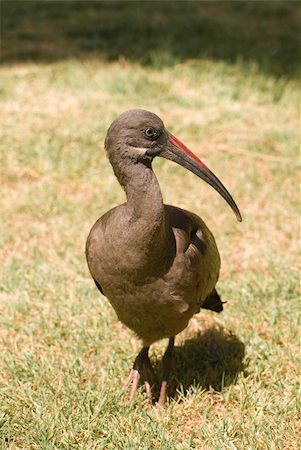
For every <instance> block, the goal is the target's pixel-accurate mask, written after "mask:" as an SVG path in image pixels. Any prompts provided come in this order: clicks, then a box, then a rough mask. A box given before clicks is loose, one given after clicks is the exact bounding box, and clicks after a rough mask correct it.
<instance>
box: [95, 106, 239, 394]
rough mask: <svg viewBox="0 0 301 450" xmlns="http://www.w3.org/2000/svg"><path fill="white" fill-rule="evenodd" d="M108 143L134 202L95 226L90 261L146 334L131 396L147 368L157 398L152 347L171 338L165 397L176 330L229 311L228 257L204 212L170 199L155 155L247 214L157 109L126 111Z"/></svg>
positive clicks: (121, 311)
mask: <svg viewBox="0 0 301 450" xmlns="http://www.w3.org/2000/svg"><path fill="white" fill-rule="evenodd" d="M105 148H106V151H107V154H108V157H109V160H110V162H111V164H112V166H113V169H114V173H115V175H116V177H117V179H118V181H119V183H120V184H121V186H122V187H123V188H124V189H125V191H126V195H127V201H126V203H124V204H122V205H120V206H118V207H116V208H113V209H111V210H110V211H108V212H107V213H106V214H104V215H103V216H102V217H101V218H100V219H98V221H97V222H96V223H95V225H94V226H93V228H92V229H91V231H90V234H89V237H88V239H87V245H86V256H87V262H88V266H89V269H90V272H91V275H92V277H93V279H94V281H95V283H96V285H97V287H98V289H99V290H100V291H101V292H102V293H103V294H104V295H105V296H106V297H107V298H108V299H109V301H110V303H111V305H112V306H113V308H114V309H115V311H116V314H117V316H118V318H119V319H120V320H121V322H122V323H124V324H125V325H126V326H127V327H129V328H130V329H131V330H133V331H134V332H135V333H136V335H137V336H138V337H139V338H140V339H141V340H142V344H143V349H142V351H141V352H140V353H139V355H138V356H137V358H136V360H135V363H134V367H133V370H132V371H131V374H130V376H129V379H128V380H127V382H128V383H132V388H131V394H130V400H132V398H133V396H134V394H135V391H136V389H137V385H138V380H139V376H140V373H141V371H143V374H144V378H145V386H146V391H147V394H148V397H149V399H150V401H151V399H152V394H151V389H150V375H151V365H150V361H149V359H148V349H149V346H150V345H151V344H152V343H154V342H155V341H157V340H159V339H162V338H169V339H170V341H169V346H168V348H167V351H166V353H165V355H164V358H163V382H162V385H161V392H160V399H159V401H160V403H164V402H165V398H166V387H167V381H168V376H169V372H170V367H171V356H172V350H173V345H174V336H175V335H177V334H178V333H180V332H181V331H182V330H184V329H185V328H186V326H187V324H188V322H189V320H190V318H191V317H192V315H193V314H195V313H197V312H199V310H200V308H202V307H203V308H207V309H212V310H214V311H217V312H220V311H221V310H222V302H221V300H220V298H219V296H218V294H217V292H216V290H215V285H216V282H217V279H218V275H219V269H220V257H219V253H218V250H217V247H216V243H215V240H214V237H213V235H212V233H211V232H210V230H209V229H208V228H207V226H206V225H205V223H204V222H203V220H202V219H201V218H200V217H198V216H197V215H195V214H193V213H191V212H188V211H185V210H183V209H180V208H176V207H174V206H169V205H164V204H163V199H162V195H161V191H160V187H159V183H158V181H157V178H156V176H155V174H154V172H153V170H152V165H151V163H152V160H153V158H154V157H155V156H162V157H165V158H167V159H171V160H173V161H175V162H177V163H178V164H181V165H183V166H184V167H186V168H187V169H188V170H190V171H192V172H194V173H195V174H196V175H198V176H199V177H201V178H203V179H204V180H205V181H207V182H208V183H209V184H211V185H212V186H213V187H214V188H215V189H216V190H218V192H220V193H221V195H222V196H223V197H224V198H225V200H226V201H227V202H228V203H229V204H230V206H231V207H232V209H233V210H234V212H235V214H236V216H237V218H238V219H239V220H241V217H240V213H239V211H238V208H237V206H236V204H235V203H234V201H233V199H232V197H231V196H230V194H229V193H228V192H227V190H226V189H225V188H224V186H223V185H222V184H221V183H220V181H219V180H218V179H217V178H216V177H215V176H214V175H213V174H212V172H210V170H209V169H208V168H207V167H206V166H205V165H204V164H203V163H202V162H201V161H200V160H199V159H198V158H197V157H196V156H195V155H193V154H192V153H191V152H190V151H189V150H188V149H187V148H186V147H185V146H184V144H182V143H181V142H180V141H179V140H178V139H177V138H175V137H174V136H173V135H171V134H170V133H169V132H168V131H167V130H166V129H165V127H164V125H163V122H162V121H161V119H160V118H159V117H157V116H156V115H155V114H153V113H151V112H148V111H144V110H140V109H137V110H130V111H127V112H125V113H123V114H121V116H119V117H118V118H117V119H116V120H115V121H114V122H113V123H112V125H111V126H110V128H109V130H108V133H107V137H106V142H105Z"/></svg>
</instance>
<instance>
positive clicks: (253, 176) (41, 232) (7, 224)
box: [0, 58, 300, 450]
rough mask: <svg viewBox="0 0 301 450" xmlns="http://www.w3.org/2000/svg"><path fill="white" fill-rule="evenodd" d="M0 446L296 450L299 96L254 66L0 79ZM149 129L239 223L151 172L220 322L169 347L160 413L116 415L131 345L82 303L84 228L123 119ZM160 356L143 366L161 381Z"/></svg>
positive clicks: (102, 307) (96, 300)
mask: <svg viewBox="0 0 301 450" xmlns="http://www.w3.org/2000/svg"><path fill="white" fill-rule="evenodd" d="M1 77H2V86H1V99H2V105H1V110H2V118H1V122H2V128H3V130H2V135H1V181H2V191H1V192H2V195H1V198H0V207H1V212H2V214H1V229H2V230H1V255H0V262H1V267H2V278H1V281H0V286H1V291H0V322H1V328H0V349H1V355H2V358H1V361H0V366H1V370H0V374H1V375H0V377H1V378H0V383H1V393H2V398H3V400H2V401H1V407H0V427H1V428H0V436H1V442H2V447H3V448H5V449H6V448H7V449H21V448H22V449H23V448H24V449H25V448H26V449H29V448H33V449H34V448H43V449H55V448H60V449H69V448H70V449H71V448H82V449H96V448H97V449H100V448H106V449H107V448H108V449H113V448H118V449H119V448H120V449H132V448H134V449H135V448H136V449H139V450H140V449H151V448H164V449H171V450H174V449H179V450H180V449H190V448H191V449H192V448H195V449H202V450H207V449H208V450H211V449H223V448H229V449H230V448H231V449H232V448H233V449H245V448H248V449H260V450H261V449H269V450H270V449H275V450H276V449H277V450H278V449H298V448H299V446H298V436H299V432H300V426H299V425H300V423H299V422H298V416H297V414H298V400H299V397H298V377H299V373H298V372H299V368H300V365H299V361H298V358H299V337H300V334H299V331H298V318H299V295H300V289H299V249H298V244H297V241H298V238H297V233H298V231H299V229H300V223H299V220H300V207H299V192H298V189H297V186H298V182H299V160H298V157H299V155H298V152H299V148H298V140H299V135H298V107H299V105H298V100H297V99H298V86H297V84H296V82H295V81H294V79H290V78H288V77H287V78H284V77H282V78H279V77H277V76H275V75H274V74H273V73H266V72H265V71H261V70H260V68H259V67H257V66H256V65H254V64H252V63H246V62H239V61H238V62H237V63H235V64H232V63H229V62H223V61H215V62H213V61H212V60H210V59H209V58H208V59H205V58H203V59H199V60H195V59H193V60H191V61H184V62H181V63H179V64H174V65H172V66H171V67H163V68H155V67H150V66H148V67H143V66H141V65H140V64H139V63H138V62H132V61H131V62H130V61H129V60H127V59H125V58H123V59H121V60H120V61H119V62H116V61H115V62H108V61H102V60H100V59H98V58H86V59H84V60H78V59H67V60H62V61H55V62H51V63H48V64H45V63H44V64H43V65H42V64H40V63H29V62H28V63H14V64H12V65H11V66H6V67H3V68H2V69H1ZM137 106H139V107H144V108H147V109H150V110H152V111H154V112H156V113H157V114H159V115H160V116H161V117H162V118H163V119H164V122H165V124H166V126H167V127H168V128H169V129H170V130H171V131H173V132H174V133H175V134H176V135H178V136H179V137H180V138H181V140H183V141H184V142H185V143H186V144H187V145H189V146H190V147H191V148H192V149H193V150H194V151H195V152H196V153H198V154H199V155H201V156H202V158H203V159H204V161H206V163H208V165H209V167H211V168H212V170H213V171H214V172H215V173H216V174H217V175H218V176H219V177H220V178H221V179H222V181H223V182H224V183H225V185H226V186H227V187H228V188H229V190H230V192H231V193H232V194H233V196H234V198H235V199H236V200H237V203H238V205H239V207H240V209H241V211H242V214H243V219H244V220H243V222H242V223H241V224H238V223H236V222H235V218H234V216H233V214H232V212H231V210H230V209H229V208H228V207H227V205H226V204H225V203H224V202H223V200H222V199H220V198H219V197H218V195H217V194H216V193H215V192H214V191H213V190H211V189H210V188H209V187H208V186H207V185H205V184H204V183H202V182H201V181H200V180H198V179H197V178H196V177H194V176H193V175H192V174H189V173H186V172H185V171H184V170H182V169H181V168H179V167H177V166H175V165H172V164H171V163H170V164H169V163H168V162H163V161H155V163H154V169H155V171H156V174H157V175H158V178H159V179H160V183H161V187H162V191H163V194H164V199H165V201H166V203H171V204H176V205H179V206H182V207H184V208H187V209H190V210H193V211H194V212H196V213H198V214H200V215H202V217H203V218H204V219H205V221H206V222H207V223H208V225H209V226H210V228H211V229H212V231H213V232H214V235H215V236H216V239H217V242H218V246H219V248H220V252H221V256H222V272H221V277H220V282H219V290H220V292H221V293H222V295H223V298H224V299H225V300H227V301H228V303H227V305H226V309H225V312H224V314H223V315H222V316H216V315H214V314H213V313H212V314H211V313H209V312H206V311H205V312H202V313H201V314H200V315H197V316H195V318H194V319H193V320H192V321H191V324H190V326H189V328H188V329H187V330H186V331H185V332H183V333H182V334H181V335H180V336H179V337H178V340H177V349H176V355H175V371H174V378H173V380H172V386H171V391H170V394H171V398H170V402H169V405H168V407H167V408H166V410H165V411H159V410H157V408H149V407H148V406H147V404H146V402H145V397H144V395H143V392H141V393H140V394H139V395H138V398H137V402H136V403H135V404H134V405H132V406H131V407H127V406H125V404H124V398H123V392H122V390H121V389H120V384H121V381H122V380H123V379H124V378H125V376H126V374H127V372H128V370H129V368H130V366H131V363H132V359H133V357H134V355H135V353H136V352H137V350H138V349H139V343H138V342H137V340H136V339H135V338H134V337H133V336H132V335H131V333H130V332H129V331H128V330H127V329H125V328H124V327H123V326H122V325H121V324H120V323H118V322H117V321H116V318H115V316H114V313H113V311H112V309H111V307H110V305H109V304H108V302H107V301H106V300H105V299H104V298H101V297H100V296H99V295H98V293H97V291H96V289H95V288H94V286H93V284H92V282H91V280H90V277H89V274H88V271H87V267H86V263H85V259H84V243H85V238H86V236H87V234H88V232H89V229H90V227H91V225H92V224H93V222H94V221H95V220H96V218H97V217H99V216H100V215H101V214H102V213H103V212H105V211H106V210H107V209H109V208H110V207H112V206H114V205H116V204H118V203H120V202H122V201H123V199H124V194H123V192H122V191H121V189H120V188H119V186H118V184H117V182H116V180H115V178H114V176H113V173H112V170H111V168H110V167H109V164H108V161H107V160H106V159H105V156H104V152H103V140H104V137H105V132H106V129H107V127H108V125H109V124H110V122H111V121H112V119H113V118H115V117H116V116H117V115H118V114H119V113H120V112H121V111H123V110H125V109H128V108H131V107H137ZM164 345H165V343H164V342H163V343H158V344H156V345H155V346H154V348H153V349H152V353H151V358H152V360H153V362H154V365H155V366H156V370H157V371H158V372H160V362H159V361H160V356H161V355H162V352H163V350H164Z"/></svg>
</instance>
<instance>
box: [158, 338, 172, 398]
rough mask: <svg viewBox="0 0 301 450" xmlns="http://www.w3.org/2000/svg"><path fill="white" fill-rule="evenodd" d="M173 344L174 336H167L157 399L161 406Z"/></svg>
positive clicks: (169, 368) (164, 396)
mask: <svg viewBox="0 0 301 450" xmlns="http://www.w3.org/2000/svg"><path fill="white" fill-rule="evenodd" d="M174 345H175V338H174V337H171V338H169V343H168V346H167V349H166V351H165V353H164V356H163V380H162V383H161V389H160V396H159V401H158V403H159V404H160V405H162V406H164V405H165V402H166V391H167V386H168V380H169V375H170V371H171V366H172V355H173V349H174Z"/></svg>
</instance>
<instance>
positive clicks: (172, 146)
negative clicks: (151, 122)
mask: <svg viewBox="0 0 301 450" xmlns="http://www.w3.org/2000/svg"><path fill="white" fill-rule="evenodd" d="M167 134H168V140H167V146H166V148H165V149H164V150H163V152H161V153H160V156H162V157H163V158H166V159H169V160H171V161H174V162H176V163H177V164H180V165H181V166H183V167H185V168H186V169H187V170H189V171H190V172H192V173H194V174H195V175H197V176H198V177H199V178H202V180H204V181H206V183H208V184H210V186H212V187H213V188H214V189H215V190H216V191H217V192H219V193H220V195H221V196H222V197H223V198H224V199H225V200H226V202H227V203H228V205H230V206H231V208H232V210H233V212H234V214H235V216H236V218H237V220H238V221H239V222H241V221H242V218H241V214H240V212H239V209H238V207H237V205H236V203H235V201H234V200H233V198H232V196H231V195H230V193H229V192H228V191H227V189H226V188H225V186H224V185H223V184H222V183H221V182H220V181H219V179H218V178H217V177H216V176H215V175H214V173H212V172H211V170H209V169H208V167H207V166H206V165H205V164H204V163H203V162H202V161H201V160H200V159H199V158H198V157H197V156H196V155H195V154H194V153H192V152H191V151H190V150H189V149H188V148H187V147H186V145H184V144H183V143H182V142H181V141H180V140H179V139H178V138H176V137H175V136H173V135H172V134H171V133H169V132H167Z"/></svg>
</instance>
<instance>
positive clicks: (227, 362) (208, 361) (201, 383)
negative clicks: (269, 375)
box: [154, 326, 245, 398]
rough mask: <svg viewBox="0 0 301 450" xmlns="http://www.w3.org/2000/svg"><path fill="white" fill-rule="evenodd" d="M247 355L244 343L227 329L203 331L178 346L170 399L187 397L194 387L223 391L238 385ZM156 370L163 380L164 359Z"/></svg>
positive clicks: (215, 328)
mask: <svg viewBox="0 0 301 450" xmlns="http://www.w3.org/2000/svg"><path fill="white" fill-rule="evenodd" d="M244 356H245V346H244V344H243V343H242V342H241V341H240V339H238V337H237V336H236V335H235V334H233V333H231V332H229V331H228V330H226V329H225V328H224V327H222V326H219V327H218V328H217V327H213V328H209V329H207V330H205V331H204V332H200V331H199V332H198V334H197V335H196V336H195V337H193V338H190V339H188V340H186V341H185V342H184V343H183V345H181V346H177V347H175V351H174V359H173V368H172V375H171V380H170V384H169V397H171V398H178V397H179V395H183V396H185V395H187V392H188V391H189V389H190V388H191V387H192V386H195V387H197V388H202V389H205V390H209V389H212V388H213V389H214V390H215V391H222V390H223V388H224V387H226V386H229V385H231V384H235V382H236V379H237V376H238V374H239V373H240V372H242V371H243V370H244V363H243V359H244ZM154 369H155V371H156V372H157V373H158V379H159V380H160V379H161V377H162V373H160V371H161V369H162V363H161V361H160V360H158V361H157V362H155V364H154ZM179 392H180V393H181V394H179Z"/></svg>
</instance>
